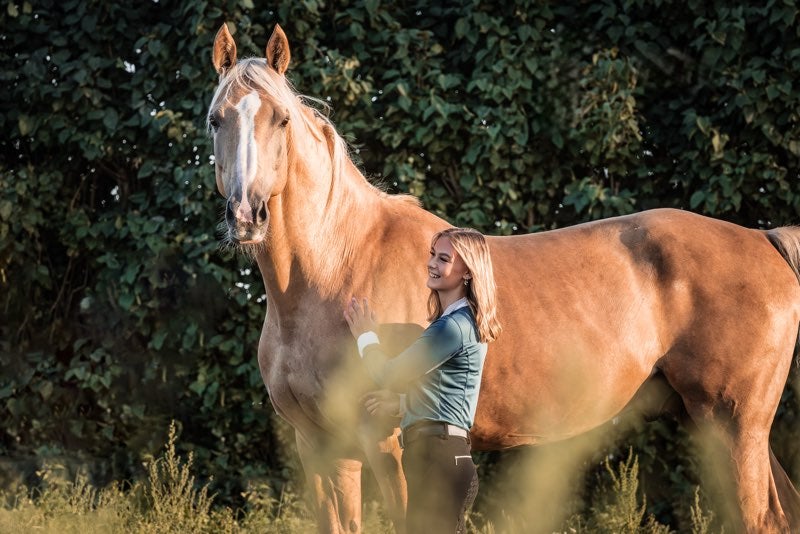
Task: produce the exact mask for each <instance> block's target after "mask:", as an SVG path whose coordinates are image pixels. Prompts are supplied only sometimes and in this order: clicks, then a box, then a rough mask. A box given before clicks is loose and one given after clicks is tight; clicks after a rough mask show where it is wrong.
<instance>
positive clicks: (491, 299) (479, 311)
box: [428, 228, 502, 343]
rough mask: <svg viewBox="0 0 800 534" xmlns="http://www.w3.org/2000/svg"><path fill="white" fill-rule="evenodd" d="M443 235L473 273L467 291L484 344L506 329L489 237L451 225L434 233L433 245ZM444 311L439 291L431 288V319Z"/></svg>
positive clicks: (479, 336) (470, 229)
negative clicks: (499, 315)
mask: <svg viewBox="0 0 800 534" xmlns="http://www.w3.org/2000/svg"><path fill="white" fill-rule="evenodd" d="M440 237H446V238H448V239H449V240H450V243H451V244H452V245H453V250H455V251H456V254H458V255H459V256H461V259H462V260H464V264H465V265H466V266H467V270H468V271H469V272H470V274H472V278H471V279H470V280H467V285H466V293H467V302H469V307H470V309H471V310H472V314H473V315H474V316H475V322H476V323H477V325H478V338H479V339H478V340H479V341H480V342H481V343H488V342H490V341H494V340H495V339H496V338H497V336H498V335H499V334H500V330H501V329H502V328H501V327H500V322H499V321H498V320H497V300H496V297H495V294H496V292H497V291H496V286H495V283H494V271H493V269H492V258H491V256H490V254H489V246H488V245H487V244H486V238H485V237H484V236H483V234H482V233H480V232H478V231H477V230H473V229H472V228H448V229H447V230H443V231H441V232H439V233H437V234H436V235H434V236H433V239H432V240H431V246H433V245H435V244H436V241H438V240H439V238H440ZM443 311H444V310H443V309H442V303H441V302H440V301H439V293H437V292H436V291H431V294H430V296H429V297H428V320H429V321H434V320H436V319H438V318H439V317H441V316H442V312H443Z"/></svg>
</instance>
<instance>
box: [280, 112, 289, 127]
mask: <svg viewBox="0 0 800 534" xmlns="http://www.w3.org/2000/svg"><path fill="white" fill-rule="evenodd" d="M287 124H289V116H288V115H287V116H286V117H284V119H283V120H282V121H281V128H283V127H284V126H286V125H287Z"/></svg>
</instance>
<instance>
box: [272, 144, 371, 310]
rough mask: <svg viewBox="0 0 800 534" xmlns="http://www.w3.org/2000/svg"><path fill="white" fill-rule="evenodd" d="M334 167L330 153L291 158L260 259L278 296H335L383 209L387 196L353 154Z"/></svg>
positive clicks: (324, 298) (282, 298)
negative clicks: (369, 179)
mask: <svg viewBox="0 0 800 534" xmlns="http://www.w3.org/2000/svg"><path fill="white" fill-rule="evenodd" d="M317 149H318V150H317V153H318V154H319V153H322V151H323V149H322V148H321V147H317ZM325 153H327V151H326V150H325ZM342 156H343V157H346V156H345V155H342ZM333 168H334V164H332V163H331V160H330V158H329V157H322V158H313V159H308V160H306V159H301V158H299V157H295V158H290V165H289V176H288V180H287V186H286V188H285V189H284V191H283V192H282V193H281V194H279V195H276V196H275V197H273V199H272V200H271V201H270V206H269V211H270V226H271V231H270V237H269V241H268V246H267V249H266V250H264V251H263V252H262V253H261V254H260V255H259V256H258V258H257V259H258V263H259V267H260V268H261V272H262V275H263V276H264V281H265V284H266V285H267V288H268V292H270V294H271V295H270V296H271V298H273V299H274V300H275V301H277V302H280V301H285V302H286V303H287V304H290V305H292V306H294V305H295V303H296V302H297V301H298V300H299V299H308V298H312V299H315V300H319V301H329V300H337V298H336V297H337V295H338V294H339V293H340V292H342V291H343V290H344V289H343V288H346V286H347V280H348V279H349V277H350V271H351V269H352V262H353V261H355V260H354V258H355V257H356V253H359V252H361V251H362V250H363V248H364V247H363V244H364V242H365V240H366V239H367V238H368V236H369V234H370V228H372V227H373V226H374V225H375V224H376V221H377V220H379V219H380V213H381V211H382V210H383V209H385V207H384V204H385V199H383V198H381V197H382V195H381V194H380V192H379V191H378V190H377V189H376V188H375V187H374V186H372V185H371V184H369V183H368V182H367V181H366V179H365V178H364V176H363V175H362V174H361V173H360V172H359V171H358V169H356V167H355V166H354V165H353V164H352V162H351V161H350V160H349V158H347V159H346V160H345V161H344V162H343V164H342V166H341V168H340V170H339V172H337V173H334V172H333Z"/></svg>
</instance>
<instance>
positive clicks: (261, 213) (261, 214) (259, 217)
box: [256, 200, 267, 225]
mask: <svg viewBox="0 0 800 534" xmlns="http://www.w3.org/2000/svg"><path fill="white" fill-rule="evenodd" d="M266 220H267V202H266V201H265V200H262V201H261V207H260V208H259V209H258V213H257V214H256V224H257V225H258V224H263V223H264V221H266Z"/></svg>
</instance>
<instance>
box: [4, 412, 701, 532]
mask: <svg viewBox="0 0 800 534" xmlns="http://www.w3.org/2000/svg"><path fill="white" fill-rule="evenodd" d="M176 440H177V433H176V430H175V425H174V424H172V425H171V426H170V430H169V437H168V441H167V444H166V445H165V447H164V451H163V452H162V454H161V456H160V457H158V458H154V459H152V460H151V461H149V462H148V465H147V477H146V479H145V480H143V481H140V482H137V483H134V484H114V485H112V486H110V487H107V488H104V489H97V488H94V487H92V486H91V485H90V484H89V483H88V481H87V478H86V477H85V476H83V475H81V474H79V475H78V476H77V477H75V479H74V480H72V481H68V480H66V479H65V478H63V477H62V476H59V474H60V472H62V471H63V468H61V466H58V465H47V466H45V467H44V468H42V469H41V470H40V471H39V472H38V475H39V478H40V480H41V484H40V486H39V487H37V488H35V489H33V490H31V489H29V488H26V487H19V488H18V489H17V490H16V491H14V492H6V493H3V494H2V496H1V497H2V499H3V502H4V506H3V507H2V508H0V532H9V533H16V532H20V533H21V532H26V533H27V532H42V533H54V534H55V533H58V534H63V533H76V534H87V533H118V532H126V533H152V532H158V533H176V534H177V533H188V532H191V533H215V534H216V533H249V532H253V533H255V532H258V533H286V534H294V533H305V532H315V531H316V525H315V522H314V520H313V519H312V517H311V515H310V513H309V510H308V507H307V505H306V502H305V500H304V499H303V498H301V497H300V496H298V495H296V494H294V493H292V492H290V491H287V490H283V491H280V492H275V491H274V490H273V488H271V487H269V486H266V485H258V486H252V487H250V488H248V490H247V491H245V492H244V494H243V495H242V496H243V497H244V502H245V504H244V506H243V507H242V508H238V509H232V508H230V507H228V506H223V505H217V504H215V502H214V495H211V494H210V493H209V485H208V483H206V484H205V485H200V484H198V483H197V481H196V480H195V477H194V475H193V474H192V466H193V458H192V456H191V454H190V455H189V456H188V457H187V458H186V459H182V458H181V457H180V456H179V455H178V454H177V453H176V450H175V444H176ZM604 468H605V470H606V472H607V480H608V481H607V483H606V484H605V485H601V486H600V487H598V489H597V490H596V491H595V494H594V495H592V502H591V505H590V506H589V507H587V509H586V511H585V512H584V513H583V514H581V515H574V516H572V517H570V518H569V519H567V520H566V521H565V523H564V525H563V527H562V529H561V530H560V531H561V532H567V533H587V534H588V533H631V534H632V533H642V534H666V533H668V532H670V529H669V528H668V527H667V526H665V525H662V524H660V523H658V522H657V521H656V519H655V518H654V517H653V516H651V515H648V514H647V513H646V506H645V504H646V500H645V497H644V496H643V495H641V492H640V491H639V481H638V476H639V471H638V469H639V467H638V459H637V457H636V456H635V455H634V454H633V453H630V454H629V455H628V458H627V459H626V460H624V461H622V462H620V463H619V464H618V465H616V466H612V465H611V463H610V462H609V461H607V462H605V464H604ZM690 514H691V520H692V532H693V533H695V534H708V533H710V532H712V530H711V524H712V518H713V516H712V515H711V514H710V513H707V512H705V511H704V510H703V508H702V506H701V504H700V496H699V490H698V492H696V493H695V500H694V504H693V506H692V508H691V510H690ZM467 524H468V527H469V532H473V533H480V534H495V533H500V532H529V531H530V530H529V527H530V525H528V526H527V527H526V526H525V525H523V524H519V522H516V523H515V521H514V520H513V518H509V517H506V518H503V521H502V525H503V526H502V528H499V527H497V526H496V525H497V524H499V523H497V522H494V521H492V520H491V519H488V518H484V517H481V516H480V514H478V513H473V514H472V515H471V516H470V517H469V519H468V522H467ZM363 531H364V532H366V533H378V534H380V533H388V532H393V529H392V527H391V525H390V524H389V522H388V521H387V519H386V517H385V515H384V514H383V513H382V512H381V507H380V505H379V504H378V503H377V502H374V501H371V502H367V503H366V504H365V506H364V510H363Z"/></svg>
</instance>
